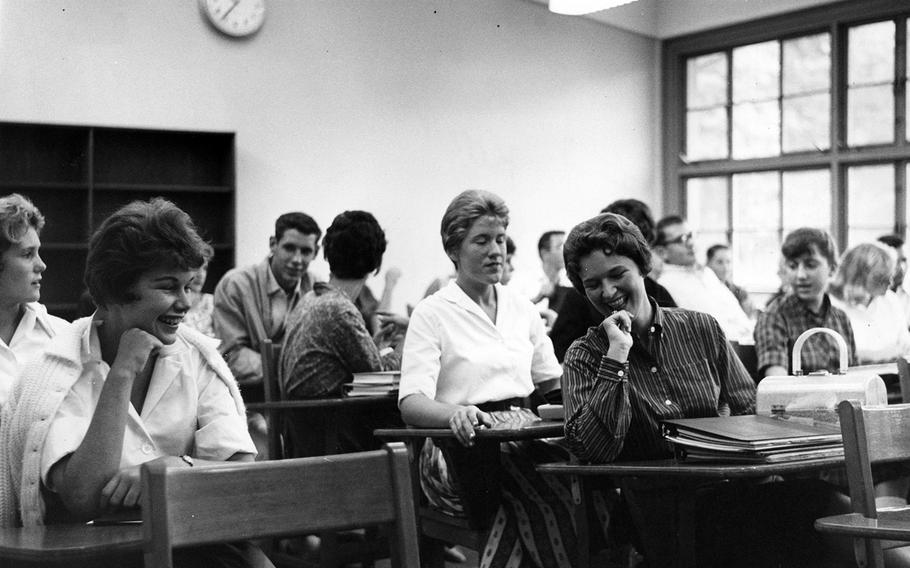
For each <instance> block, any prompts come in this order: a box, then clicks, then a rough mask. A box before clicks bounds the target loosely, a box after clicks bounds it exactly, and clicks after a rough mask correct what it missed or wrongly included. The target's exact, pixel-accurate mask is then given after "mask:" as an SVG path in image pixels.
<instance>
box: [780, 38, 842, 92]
mask: <svg viewBox="0 0 910 568" xmlns="http://www.w3.org/2000/svg"><path fill="white" fill-rule="evenodd" d="M783 50H784V73H783V75H784V76H783V86H784V95H785V96H786V95H797V94H801V93H811V92H817V91H828V90H830V88H831V37H830V35H829V34H818V35H812V36H806V37H801V38H797V39H791V40H786V41H784V42H783Z"/></svg>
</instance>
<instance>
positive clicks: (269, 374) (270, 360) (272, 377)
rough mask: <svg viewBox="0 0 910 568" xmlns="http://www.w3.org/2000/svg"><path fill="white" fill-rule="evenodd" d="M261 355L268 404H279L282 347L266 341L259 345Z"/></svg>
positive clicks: (263, 381)
mask: <svg viewBox="0 0 910 568" xmlns="http://www.w3.org/2000/svg"><path fill="white" fill-rule="evenodd" d="M259 355H260V357H262V390H263V392H264V395H265V401H266V402H278V401H279V400H282V399H283V398H284V397H283V396H281V386H280V385H279V384H278V364H279V362H280V359H281V347H280V346H278V345H275V344H274V343H272V340H271V339H265V340H263V342H262V343H260V344H259Z"/></svg>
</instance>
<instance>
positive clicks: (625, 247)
mask: <svg viewBox="0 0 910 568" xmlns="http://www.w3.org/2000/svg"><path fill="white" fill-rule="evenodd" d="M563 253H564V255H565V257H566V272H567V274H568V276H569V279H570V280H571V281H572V284H573V285H574V286H575V289H576V290H578V291H579V292H580V293H582V294H584V295H585V296H586V297H587V299H588V301H589V302H591V304H592V305H593V306H594V307H595V308H596V309H597V311H598V312H600V313H601V314H602V315H603V316H604V320H603V322H602V323H601V324H600V325H598V326H597V327H592V328H590V329H589V330H588V333H587V334H586V335H585V336H584V337H582V338H580V339H578V340H576V341H575V343H573V344H572V346H571V347H570V348H569V350H568V351H567V352H566V358H565V362H564V370H565V374H564V376H563V390H564V399H565V414H566V439H567V441H568V442H569V447H570V448H571V449H572V452H573V453H575V454H576V455H577V456H578V457H579V458H581V459H583V460H587V461H592V462H610V461H613V460H633V459H656V458H662V457H669V456H670V452H669V450H668V448H667V445H666V443H665V441H664V439H663V436H662V435H661V431H660V421H661V420H665V419H668V418H696V417H705V416H719V415H723V414H751V413H752V412H754V409H755V383H754V382H753V381H752V379H751V378H749V375H748V374H747V373H746V370H745V368H744V367H743V365H742V363H741V362H740V360H739V358H738V357H737V356H736V354H735V353H734V352H733V349H732V347H731V346H730V344H729V343H728V342H727V339H726V337H725V336H724V333H723V331H722V330H721V328H720V325H719V324H718V323H717V320H715V319H714V318H713V317H711V316H709V315H707V314H704V313H701V312H693V311H689V310H683V309H679V308H662V307H659V306H658V305H657V304H656V303H655V301H654V300H653V299H652V298H650V297H649V296H648V295H647V293H646V292H645V283H644V277H645V276H647V274H648V272H649V271H650V268H651V251H650V249H649V248H648V244H647V242H645V239H644V237H643V236H642V234H641V231H639V230H638V228H637V227H636V226H635V225H633V224H632V223H631V222H630V221H629V220H627V219H626V218H625V217H622V216H620V215H615V214H613V213H603V214H601V215H598V216H597V217H594V218H592V219H589V220H588V221H585V222H583V223H581V224H579V225H577V226H576V227H575V228H574V229H572V231H571V233H570V234H569V236H568V238H567V239H566V243H565V245H564V247H563Z"/></svg>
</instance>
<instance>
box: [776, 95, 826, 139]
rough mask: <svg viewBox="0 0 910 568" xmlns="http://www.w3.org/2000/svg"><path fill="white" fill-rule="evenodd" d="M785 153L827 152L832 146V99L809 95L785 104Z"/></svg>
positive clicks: (792, 99)
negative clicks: (830, 128)
mask: <svg viewBox="0 0 910 568" xmlns="http://www.w3.org/2000/svg"><path fill="white" fill-rule="evenodd" d="M782 104H783V107H784V118H783V120H784V125H783V130H784V133H783V135H784V136H783V146H784V152H801V151H806V150H827V149H828V148H830V147H831V143H830V138H831V135H830V130H829V128H828V126H829V124H830V118H831V117H830V114H829V112H830V110H831V96H830V95H829V94H827V93H825V94H823V95H807V96H801V97H793V98H789V99H784V100H783V103H782Z"/></svg>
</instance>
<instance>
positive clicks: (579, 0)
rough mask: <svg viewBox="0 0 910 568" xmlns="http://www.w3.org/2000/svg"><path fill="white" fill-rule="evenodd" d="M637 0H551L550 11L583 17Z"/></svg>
mask: <svg viewBox="0 0 910 568" xmlns="http://www.w3.org/2000/svg"><path fill="white" fill-rule="evenodd" d="M634 1H635V0H550V11H551V12H553V13H554V14H564V15H566V16H581V15H583V14H590V13H592V12H600V11H601V10H608V9H610V8H614V7H616V6H622V5H623V4H629V3H631V2H634Z"/></svg>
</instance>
